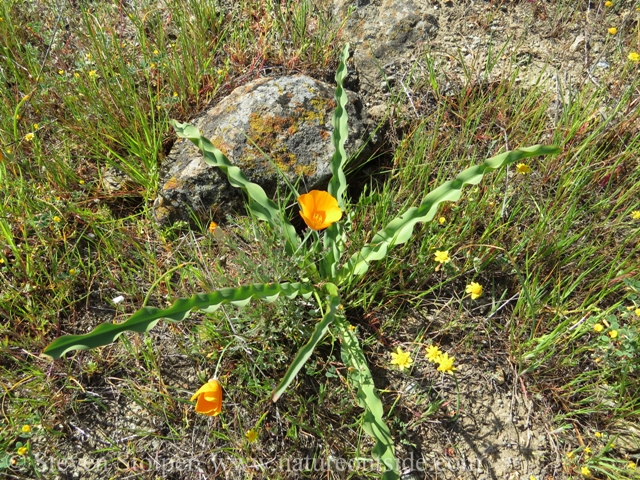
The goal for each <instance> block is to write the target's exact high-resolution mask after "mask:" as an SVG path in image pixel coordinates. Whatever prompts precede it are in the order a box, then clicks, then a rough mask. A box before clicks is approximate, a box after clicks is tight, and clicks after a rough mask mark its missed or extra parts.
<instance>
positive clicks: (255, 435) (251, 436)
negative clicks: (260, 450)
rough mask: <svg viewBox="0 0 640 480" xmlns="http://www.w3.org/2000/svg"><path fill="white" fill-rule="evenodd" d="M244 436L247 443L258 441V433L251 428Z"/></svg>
mask: <svg viewBox="0 0 640 480" xmlns="http://www.w3.org/2000/svg"><path fill="white" fill-rule="evenodd" d="M244 436H245V437H247V440H248V441H249V443H253V442H255V441H256V440H257V439H258V432H256V431H255V430H254V429H253V428H252V429H251V430H247V432H246V433H245V434H244Z"/></svg>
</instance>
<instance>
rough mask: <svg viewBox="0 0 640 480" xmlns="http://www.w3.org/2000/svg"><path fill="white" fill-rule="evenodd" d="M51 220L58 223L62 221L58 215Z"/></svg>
mask: <svg viewBox="0 0 640 480" xmlns="http://www.w3.org/2000/svg"><path fill="white" fill-rule="evenodd" d="M53 221H54V222H56V223H60V222H61V221H62V219H61V218H60V217H59V216H57V215H56V216H55V217H53Z"/></svg>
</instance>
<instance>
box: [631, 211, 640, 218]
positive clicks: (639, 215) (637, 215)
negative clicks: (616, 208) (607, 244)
mask: <svg viewBox="0 0 640 480" xmlns="http://www.w3.org/2000/svg"><path fill="white" fill-rule="evenodd" d="M631 218H633V219H634V220H640V210H634V211H633V212H631Z"/></svg>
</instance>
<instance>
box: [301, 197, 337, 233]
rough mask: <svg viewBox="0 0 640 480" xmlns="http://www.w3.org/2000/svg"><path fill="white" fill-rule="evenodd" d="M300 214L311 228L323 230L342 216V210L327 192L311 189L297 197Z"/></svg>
mask: <svg viewBox="0 0 640 480" xmlns="http://www.w3.org/2000/svg"><path fill="white" fill-rule="evenodd" d="M298 203H299V204H300V207H301V208H302V210H301V211H300V216H301V217H302V219H303V220H304V223H306V224H307V226H308V227H309V228H310V229H311V230H323V229H325V228H327V227H329V226H331V225H332V224H333V223H335V222H337V221H338V220H340V219H341V218H342V210H340V206H339V205H338V200H336V199H335V198H334V197H333V196H332V195H331V194H330V193H329V192H325V191H320V190H311V191H310V192H309V193H305V194H303V195H300V196H299V197H298Z"/></svg>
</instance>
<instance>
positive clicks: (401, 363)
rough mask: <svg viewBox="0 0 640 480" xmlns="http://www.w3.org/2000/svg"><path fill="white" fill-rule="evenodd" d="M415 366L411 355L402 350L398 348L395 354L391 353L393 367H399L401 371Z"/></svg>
mask: <svg viewBox="0 0 640 480" xmlns="http://www.w3.org/2000/svg"><path fill="white" fill-rule="evenodd" d="M412 364H413V360H412V359H411V354H410V353H409V352H403V351H402V348H400V347H398V348H396V351H395V352H391V365H397V366H398V368H399V369H400V370H404V369H405V368H409V367H410V366H411V365H412Z"/></svg>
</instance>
